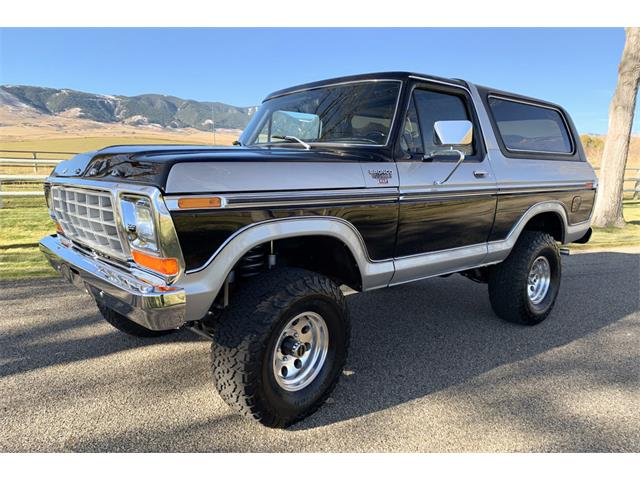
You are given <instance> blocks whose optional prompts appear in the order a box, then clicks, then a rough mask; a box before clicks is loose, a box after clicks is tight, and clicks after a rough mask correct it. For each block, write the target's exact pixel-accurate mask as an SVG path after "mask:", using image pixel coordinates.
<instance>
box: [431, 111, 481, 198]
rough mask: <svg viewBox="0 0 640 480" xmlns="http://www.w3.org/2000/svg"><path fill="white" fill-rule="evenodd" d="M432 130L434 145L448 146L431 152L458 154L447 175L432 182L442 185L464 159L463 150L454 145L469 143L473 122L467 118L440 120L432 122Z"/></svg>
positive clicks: (460, 145)
mask: <svg viewBox="0 0 640 480" xmlns="http://www.w3.org/2000/svg"><path fill="white" fill-rule="evenodd" d="M433 131H434V137H435V139H434V140H435V142H434V143H435V144H436V145H442V146H443V147H449V148H448V149H447V150H444V151H443V152H433V153H448V152H452V153H455V154H458V156H459V158H458V161H457V162H456V164H455V165H454V167H453V169H452V170H451V171H450V172H449V175H447V176H446V178H445V179H444V180H441V181H435V182H433V183H434V184H435V185H442V184H443V183H446V182H448V181H449V179H450V178H451V176H452V175H453V174H454V173H455V171H456V170H457V169H458V167H459V166H460V165H461V164H462V162H463V161H464V152H462V151H461V150H456V149H455V148H454V147H462V146H466V145H471V143H472V142H473V124H472V123H471V122H470V121H469V120H440V121H438V122H435V123H434V124H433ZM432 155H433V154H432Z"/></svg>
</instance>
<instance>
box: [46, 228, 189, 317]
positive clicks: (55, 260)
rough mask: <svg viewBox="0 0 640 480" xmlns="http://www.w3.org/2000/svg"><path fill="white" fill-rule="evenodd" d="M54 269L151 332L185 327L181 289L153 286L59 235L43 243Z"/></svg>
mask: <svg viewBox="0 0 640 480" xmlns="http://www.w3.org/2000/svg"><path fill="white" fill-rule="evenodd" d="M40 250H41V251H42V252H43V253H44V254H45V256H46V257H47V260H49V263H50V264H51V266H52V267H53V268H55V269H56V270H57V271H58V272H60V274H61V275H62V276H63V277H64V278H65V279H66V280H68V281H69V282H71V283H72V284H73V285H75V286H76V287H78V288H80V289H83V290H84V289H86V290H87V291H88V292H89V294H91V296H93V297H94V298H95V299H96V300H97V301H98V302H100V303H103V304H104V305H106V306H107V307H109V308H111V309H113V310H115V311H116V312H118V313H120V314H122V315H124V316H125V317H127V318H129V319H130V320H132V321H134V322H136V323H138V324H140V325H142V326H143V327H145V328H148V329H150V330H171V329H175V328H179V327H180V326H182V325H183V324H184V323H185V314H186V294H185V291H184V290H183V289H182V288H176V287H170V286H160V287H158V286H153V285H151V284H149V283H146V282H143V281H142V280H140V279H139V278H137V277H135V276H134V275H133V274H131V273H129V272H126V271H124V270H121V269H118V268H116V267H113V266H111V265H109V264H107V263H105V262H103V261H101V260H99V259H97V258H94V257H92V256H89V255H87V254H85V253H83V252H81V251H79V250H77V249H76V248H73V247H72V246H66V245H64V244H63V243H62V241H61V240H60V237H58V236H57V235H51V236H49V237H45V238H43V239H42V240H41V241H40Z"/></svg>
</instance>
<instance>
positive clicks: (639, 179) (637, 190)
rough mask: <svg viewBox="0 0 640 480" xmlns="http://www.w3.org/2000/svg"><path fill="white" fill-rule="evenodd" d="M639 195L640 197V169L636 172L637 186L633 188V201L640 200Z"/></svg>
mask: <svg viewBox="0 0 640 480" xmlns="http://www.w3.org/2000/svg"><path fill="white" fill-rule="evenodd" d="M638 195H640V168H639V169H638V171H637V172H636V184H635V185H634V187H633V196H632V197H631V199H632V200H635V199H636V198H638Z"/></svg>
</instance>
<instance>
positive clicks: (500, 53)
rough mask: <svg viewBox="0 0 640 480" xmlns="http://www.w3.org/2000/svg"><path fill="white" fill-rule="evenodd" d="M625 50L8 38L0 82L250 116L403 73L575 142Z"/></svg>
mask: <svg viewBox="0 0 640 480" xmlns="http://www.w3.org/2000/svg"><path fill="white" fill-rule="evenodd" d="M623 45H624V30H623V29H621V28H620V29H536V28H523V29H478V28H461V29H450V28H443V29H433V28H425V29H411V28H396V29H373V28H353V29H319V28H318V29H287V28H269V29H257V28H255V29H252V28H233V29H222V28H206V29H197V28H187V29H168V28H132V29H109V28H100V29H63V28H58V29H43V28H40V29H7V28H3V29H0V83H2V84H26V85H38V86H47V87H56V88H63V87H64V88H72V89H76V90H83V91H88V92H94V93H103V94H118V95H136V94H141V93H163V94H167V95H176V96H179V97H183V98H191V99H195V100H212V101H221V102H225V103H230V104H232V105H237V106H250V105H256V104H258V103H259V102H260V101H261V100H262V98H263V97H264V96H265V95H266V94H268V93H269V92H271V91H273V90H277V89H280V88H283V87H287V86H290V85H295V84H298V83H304V82H309V81H313V80H319V79H323V78H330V77H335V76H341V75H349V74H354V73H363V72H372V71H384V70H410V71H417V72H421V73H430V74H434V75H440V76H445V77H456V78H464V79H466V80H469V81H472V82H476V83H479V84H483V85H490V86H493V87H497V88H501V89H504V90H511V91H515V92H518V93H522V94H526V95H530V96H533V97H540V98H543V99H546V100H550V101H554V102H557V103H560V104H562V105H563V106H564V107H566V108H567V109H568V111H569V113H570V114H571V115H572V117H573V118H574V121H575V122H576V124H577V126H578V130H580V131H581V132H583V133H605V132H606V130H607V114H608V106H609V102H610V100H611V96H612V95H613V90H614V88H615V83H616V77H617V67H618V62H619V60H620V55H621V53H622V48H623ZM639 109H640V108H637V109H636V115H635V117H636V121H635V122H634V132H636V133H637V132H638V131H639V129H640V127H639V125H640V121H638V116H639V115H640V113H639V112H638V110H639Z"/></svg>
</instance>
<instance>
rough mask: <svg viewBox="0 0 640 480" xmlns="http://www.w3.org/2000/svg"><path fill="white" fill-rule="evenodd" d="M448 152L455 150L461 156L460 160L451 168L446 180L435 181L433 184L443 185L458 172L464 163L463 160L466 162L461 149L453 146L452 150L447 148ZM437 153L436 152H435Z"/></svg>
mask: <svg viewBox="0 0 640 480" xmlns="http://www.w3.org/2000/svg"><path fill="white" fill-rule="evenodd" d="M447 152H455V153H457V154H458V155H459V156H460V158H459V159H458V161H457V162H456V164H455V165H454V166H453V168H452V169H451V171H450V172H449V175H447V177H446V178H445V179H444V180H441V181H439V182H438V181H434V182H433V184H434V185H442V184H444V183H447V182H448V181H449V179H450V178H451V176H452V175H453V174H454V173H456V170H458V167H459V166H460V165H461V164H462V162H464V158H465V156H464V152H462V151H460V150H454V149H453V148H451V150H447ZM434 153H435V152H434Z"/></svg>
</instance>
